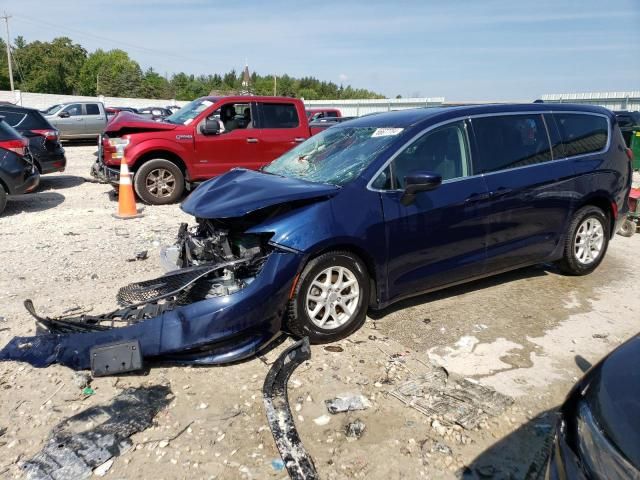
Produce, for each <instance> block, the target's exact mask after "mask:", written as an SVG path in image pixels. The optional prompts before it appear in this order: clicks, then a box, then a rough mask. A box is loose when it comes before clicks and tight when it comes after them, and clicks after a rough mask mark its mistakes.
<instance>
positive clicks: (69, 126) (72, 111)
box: [55, 103, 84, 137]
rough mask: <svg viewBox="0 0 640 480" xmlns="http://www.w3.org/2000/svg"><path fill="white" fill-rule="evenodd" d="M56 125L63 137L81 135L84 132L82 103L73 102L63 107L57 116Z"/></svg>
mask: <svg viewBox="0 0 640 480" xmlns="http://www.w3.org/2000/svg"><path fill="white" fill-rule="evenodd" d="M55 126H56V128H58V130H60V132H61V134H62V136H63V137H79V136H82V135H83V134H84V123H83V115H82V104H81V103H72V104H70V105H67V106H66V107H63V108H62V110H60V111H59V112H58V113H57V114H56V117H55Z"/></svg>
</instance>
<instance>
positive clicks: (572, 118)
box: [553, 113, 609, 157]
mask: <svg viewBox="0 0 640 480" xmlns="http://www.w3.org/2000/svg"><path fill="white" fill-rule="evenodd" d="M553 116H554V117H555V119H556V123H557V124H558V129H559V130H560V135H561V137H562V143H564V150H565V155H566V156H567V157H572V156H575V155H584V154H586V153H594V152H599V151H600V150H604V147H605V146H606V145H607V138H608V135H609V124H608V122H607V119H606V118H605V117H601V116H599V115H588V114H583V113H554V114H553Z"/></svg>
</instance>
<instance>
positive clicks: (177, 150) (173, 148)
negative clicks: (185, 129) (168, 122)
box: [125, 138, 193, 170]
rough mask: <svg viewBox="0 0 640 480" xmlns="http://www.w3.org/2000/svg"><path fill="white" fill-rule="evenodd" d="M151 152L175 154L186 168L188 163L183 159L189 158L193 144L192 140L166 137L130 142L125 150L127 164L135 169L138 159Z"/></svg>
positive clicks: (137, 165)
mask: <svg viewBox="0 0 640 480" xmlns="http://www.w3.org/2000/svg"><path fill="white" fill-rule="evenodd" d="M152 152H158V153H160V152H167V153H169V154H171V155H175V156H177V157H179V158H180V159H181V160H182V162H183V163H184V164H185V166H186V167H187V169H188V168H189V164H188V162H186V161H185V159H187V158H189V157H190V156H191V155H190V154H192V153H193V144H192V141H187V140H184V141H177V140H169V139H166V138H150V139H148V140H143V141H142V142H140V143H137V142H136V143H132V144H130V146H129V147H127V149H126V150H125V156H126V158H127V164H128V165H129V166H130V167H131V168H132V169H134V170H135V169H137V168H138V167H139V166H140V164H141V162H140V160H141V159H142V158H143V157H145V156H146V155H148V154H150V153H152Z"/></svg>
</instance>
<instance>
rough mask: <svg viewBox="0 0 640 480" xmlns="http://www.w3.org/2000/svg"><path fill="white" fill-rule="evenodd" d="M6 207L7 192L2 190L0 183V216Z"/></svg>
mask: <svg viewBox="0 0 640 480" xmlns="http://www.w3.org/2000/svg"><path fill="white" fill-rule="evenodd" d="M6 206H7V192H6V191H5V189H4V185H2V183H0V215H2V212H4V209H5V207H6Z"/></svg>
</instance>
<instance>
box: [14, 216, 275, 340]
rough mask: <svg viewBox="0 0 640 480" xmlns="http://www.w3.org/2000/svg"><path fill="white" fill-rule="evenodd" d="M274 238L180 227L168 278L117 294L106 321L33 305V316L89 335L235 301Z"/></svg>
mask: <svg viewBox="0 0 640 480" xmlns="http://www.w3.org/2000/svg"><path fill="white" fill-rule="evenodd" d="M270 237H271V235H270V234H245V233H243V232H242V231H241V229H239V228H236V229H233V228H229V227H227V226H226V225H223V224H218V221H215V220H198V222H197V224H196V225H195V226H193V227H191V228H190V227H189V226H188V225H187V224H186V223H183V224H181V225H180V228H179V230H178V238H177V242H176V243H175V244H174V245H173V246H171V247H167V248H165V249H163V251H162V253H161V260H162V263H163V265H164V266H165V269H167V270H169V272H168V273H166V274H165V275H163V276H162V277H159V278H155V279H152V280H146V281H143V282H137V283H132V284H130V285H127V286H125V287H122V288H121V289H120V290H119V291H118V294H117V300H118V304H119V305H120V306H121V307H122V308H119V309H118V310H115V311H112V312H110V313H107V314H104V315H80V316H63V317H57V318H44V317H40V316H38V315H37V314H36V312H35V308H34V306H33V303H32V302H31V301H30V300H27V301H26V302H25V306H26V308H27V310H28V311H29V313H31V315H32V316H33V317H34V318H35V319H36V320H37V321H38V323H39V325H40V326H41V327H44V328H45V329H46V330H48V331H49V332H51V333H71V332H87V331H97V330H107V329H111V328H117V327H124V326H129V325H132V324H134V323H137V322H140V321H143V320H146V319H149V318H153V317H156V316H158V315H160V314H161V313H163V312H166V311H169V310H172V309H174V308H176V307H179V306H182V305H188V304H191V303H195V302H198V301H201V300H207V299H210V298H214V297H220V296H226V295H232V294H234V293H236V292H238V291H240V290H242V289H244V288H246V287H247V286H248V285H249V284H251V282H253V281H254V280H255V278H256V276H257V275H258V274H259V273H260V271H261V269H262V267H263V266H264V263H265V262H266V260H267V258H268V256H269V254H270V253H271V252H272V251H273V247H271V246H270V245H269V243H268V242H269V239H270Z"/></svg>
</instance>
